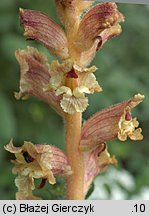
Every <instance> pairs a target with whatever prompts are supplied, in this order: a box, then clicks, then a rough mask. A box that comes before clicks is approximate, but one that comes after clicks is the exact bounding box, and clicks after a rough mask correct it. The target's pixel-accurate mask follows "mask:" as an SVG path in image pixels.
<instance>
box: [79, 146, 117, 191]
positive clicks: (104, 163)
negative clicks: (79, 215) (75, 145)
mask: <svg viewBox="0 0 149 216" xmlns="http://www.w3.org/2000/svg"><path fill="white" fill-rule="evenodd" d="M83 154H84V167H85V174H84V194H85V195H86V194H87V192H88V190H89V187H90V185H91V183H92V181H93V180H94V178H95V177H96V176H97V175H98V174H100V173H101V172H103V171H105V169H106V168H107V167H108V166H109V165H111V164H113V165H117V160H116V158H115V156H112V157H111V156H110V154H109V152H108V150H107V145H106V144H105V143H102V144H100V145H98V146H97V147H96V148H95V149H93V150H91V151H88V152H84V153H83Z"/></svg>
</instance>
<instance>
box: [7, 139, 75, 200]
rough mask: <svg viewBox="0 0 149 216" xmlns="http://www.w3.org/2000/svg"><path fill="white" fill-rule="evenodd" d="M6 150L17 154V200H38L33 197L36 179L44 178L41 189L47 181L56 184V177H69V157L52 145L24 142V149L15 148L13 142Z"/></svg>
mask: <svg viewBox="0 0 149 216" xmlns="http://www.w3.org/2000/svg"><path fill="white" fill-rule="evenodd" d="M5 149H6V150H7V151H9V152H11V153H14V154H15V157H16V159H15V160H12V163H14V168H13V170H12V171H13V173H14V174H18V177H16V180H15V183H16V186H17V187H18V192H17V194H16V199H37V197H34V196H33V195H32V191H33V190H34V189H35V186H34V178H35V179H36V178H42V183H41V184H40V186H39V188H42V187H43V186H44V183H45V181H46V180H48V182H49V183H50V184H55V182H56V180H55V177H54V176H58V175H60V176H68V175H70V174H71V173H72V172H71V168H70V166H69V163H68V160H67V157H66V156H65V154H64V153H63V152H62V151H61V150H59V149H58V148H56V147H54V146H51V145H43V144H36V145H33V144H32V143H31V142H24V145H23V146H22V147H15V146H13V143H12V140H11V141H10V143H9V144H7V145H6V146H5Z"/></svg>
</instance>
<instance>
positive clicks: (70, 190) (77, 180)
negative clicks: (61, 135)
mask: <svg viewBox="0 0 149 216" xmlns="http://www.w3.org/2000/svg"><path fill="white" fill-rule="evenodd" d="M65 120H66V152H67V156H68V159H69V162H70V165H71V168H72V171H73V174H72V175H71V176H69V177H68V178H67V199H69V200H82V199H84V192H83V181H84V166H83V157H82V153H81V152H80V151H79V143H80V136H81V121H82V115H81V113H75V114H74V115H69V114H66V116H65Z"/></svg>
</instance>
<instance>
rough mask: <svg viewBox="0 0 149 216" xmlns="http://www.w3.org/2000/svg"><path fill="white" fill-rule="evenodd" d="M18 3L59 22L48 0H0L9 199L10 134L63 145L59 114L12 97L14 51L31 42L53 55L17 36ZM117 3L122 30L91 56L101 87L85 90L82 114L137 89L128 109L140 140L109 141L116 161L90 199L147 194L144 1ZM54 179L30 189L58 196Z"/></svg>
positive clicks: (2, 185) (0, 168)
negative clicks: (138, 100)
mask: <svg viewBox="0 0 149 216" xmlns="http://www.w3.org/2000/svg"><path fill="white" fill-rule="evenodd" d="M19 7H22V8H28V9H33V10H38V11H42V12H44V13H46V14H49V15H50V16H51V17H53V18H54V19H56V20H57V22H59V21H58V19H57V17H56V13H55V8H54V1H53V0H36V1H33V0H32V1H31V0H22V1H19V0H5V1H0V53H1V54H0V199H15V192H16V187H15V185H14V178H15V176H14V175H13V174H12V173H11V169H12V164H11V163H10V159H12V158H13V156H12V155H11V154H9V153H7V152H6V151H5V150H4V148H3V146H4V145H5V144H6V143H8V142H9V140H10V138H13V139H14V143H15V144H16V145H22V144H23V141H24V140H26V141H32V142H33V143H51V144H53V145H56V146H58V147H60V148H61V149H64V128H63V120H62V119H61V118H60V117H59V116H58V115H57V114H55V113H54V111H53V110H52V109H51V108H49V107H48V105H46V104H44V103H43V102H40V101H38V100H36V99H35V98H31V99H29V100H27V101H21V100H20V101H16V100H15V98H14V92H15V91H18V89H19V66H18V64H17V62H16V59H15V57H14V51H15V50H16V49H17V48H25V47H26V46H27V45H30V46H35V47H36V48H38V49H39V50H41V51H43V52H45V53H46V54H47V56H48V59H49V62H50V61H51V60H52V59H53V57H52V56H51V55H50V54H49V53H48V52H47V50H46V48H44V47H43V46H42V45H40V44H38V43H36V42H33V41H26V40H25V38H24V37H23V29H22V28H21V27H20V24H19V17H18V9H19ZM119 9H120V11H121V12H122V13H123V14H124V15H125V17H126V20H125V22H124V23H123V24H122V28H123V33H122V34H121V35H120V36H118V37H116V38H114V39H112V40H111V41H109V42H108V43H107V44H106V45H104V47H103V48H102V50H101V51H100V52H99V53H98V54H97V55H96V58H95V59H94V61H93V64H95V65H96V66H97V67H98V68H99V70H98V71H97V73H96V76H97V79H98V81H99V83H100V84H101V86H102V87H103V89H104V91H103V92H102V93H100V94H94V95H93V96H90V99H89V100H90V106H89V108H88V109H87V110H86V112H85V113H84V115H83V117H84V119H85V120H86V119H87V118H89V117H90V116H91V115H92V114H93V113H95V112H96V111H99V110H101V109H102V108H104V107H107V106H110V105H111V104H113V103H118V102H121V101H123V100H127V99H129V98H130V97H132V96H133V95H134V94H136V93H138V92H140V93H142V94H144V95H145V96H146V98H145V100H144V102H143V103H142V104H141V105H139V106H138V107H137V108H136V109H135V110H134V111H133V114H134V116H135V115H137V117H138V119H139V121H140V125H141V127H142V128H143V134H144V140H143V141H141V142H132V141H127V142H120V141H113V142H111V143H109V145H108V146H109V149H110V152H111V153H113V154H115V155H116V157H117V159H118V161H119V164H118V166H117V167H116V168H114V167H111V168H109V169H108V170H107V171H106V172H105V173H103V174H102V175H100V176H98V177H97V178H96V180H95V183H94V185H93V187H92V189H93V193H92V194H91V196H90V199H149V131H148V127H149V97H148V95H149V74H148V70H149V25H148V24H149V23H148V20H149V7H148V6H144V5H130V4H119ZM57 181H58V184H56V185H54V186H51V185H50V186H49V185H46V187H45V188H44V189H43V190H42V191H40V190H36V191H35V194H36V195H41V196H42V197H43V198H44V199H64V197H65V184H64V180H62V179H61V178H58V180H57ZM36 184H39V181H37V182H36Z"/></svg>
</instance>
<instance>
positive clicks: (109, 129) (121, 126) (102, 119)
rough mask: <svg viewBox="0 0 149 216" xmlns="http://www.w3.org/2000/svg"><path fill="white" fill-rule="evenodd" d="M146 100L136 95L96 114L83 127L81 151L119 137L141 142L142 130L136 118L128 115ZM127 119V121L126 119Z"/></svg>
mask: <svg viewBox="0 0 149 216" xmlns="http://www.w3.org/2000/svg"><path fill="white" fill-rule="evenodd" d="M143 99H144V96H143V95H140V94H138V95H135V96H134V97H133V98H131V99H130V100H129V101H125V102H123V103H120V104H117V105H115V106H112V107H110V108H108V109H105V110H103V111H100V112H98V113H96V114H95V115H94V116H93V117H91V118H90V119H89V120H88V121H87V122H86V123H85V125H84V126H83V129H82V134H81V144H80V149H82V150H89V149H92V148H94V147H95V146H97V145H99V144H101V143H103V142H107V141H110V140H112V139H115V138H116V137H118V139H120V140H121V141H124V140H126V139H127V137H129V138H130V139H132V140H141V139H143V136H142V134H141V131H142V130H141V128H138V129H136V128H137V127H138V125H139V123H138V121H137V120H136V118H130V116H128V113H130V112H131V109H132V108H133V107H135V106H137V105H138V104H139V103H140V102H142V100H143ZM126 118H127V119H126Z"/></svg>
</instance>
